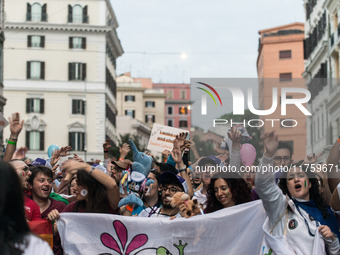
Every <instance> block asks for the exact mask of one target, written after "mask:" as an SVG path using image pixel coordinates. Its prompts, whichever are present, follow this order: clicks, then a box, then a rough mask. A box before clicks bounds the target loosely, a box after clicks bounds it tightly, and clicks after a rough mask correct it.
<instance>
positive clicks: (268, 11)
mask: <svg viewBox="0 0 340 255" xmlns="http://www.w3.org/2000/svg"><path fill="white" fill-rule="evenodd" d="M110 1H111V3H112V7H113V10H114V12H115V14H116V17H117V20H118V23H119V27H118V29H117V33H118V37H119V39H120V41H121V44H122V47H123V49H124V54H123V55H122V56H121V57H119V58H118V60H117V74H118V75H119V74H122V73H125V72H131V75H132V77H147V78H152V81H153V82H155V83H157V82H163V83H190V78H256V77H257V71H256V59H257V54H258V52H257V50H258V40H259V34H258V31H259V30H262V29H267V28H271V27H275V26H281V25H285V24H289V23H293V22H304V19H305V18H304V9H303V1H302V0H242V1H230V0H212V1H203V0H171V1H163V0H110Z"/></svg>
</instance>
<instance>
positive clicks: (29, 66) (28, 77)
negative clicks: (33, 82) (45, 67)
mask: <svg viewBox="0 0 340 255" xmlns="http://www.w3.org/2000/svg"><path fill="white" fill-rule="evenodd" d="M26 77H27V79H30V78H31V62H30V61H27V63H26Z"/></svg>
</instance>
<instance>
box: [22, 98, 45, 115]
mask: <svg viewBox="0 0 340 255" xmlns="http://www.w3.org/2000/svg"><path fill="white" fill-rule="evenodd" d="M31 112H33V113H44V99H41V98H26V113H31Z"/></svg>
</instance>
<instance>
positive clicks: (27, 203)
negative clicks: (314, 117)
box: [0, 113, 340, 255]
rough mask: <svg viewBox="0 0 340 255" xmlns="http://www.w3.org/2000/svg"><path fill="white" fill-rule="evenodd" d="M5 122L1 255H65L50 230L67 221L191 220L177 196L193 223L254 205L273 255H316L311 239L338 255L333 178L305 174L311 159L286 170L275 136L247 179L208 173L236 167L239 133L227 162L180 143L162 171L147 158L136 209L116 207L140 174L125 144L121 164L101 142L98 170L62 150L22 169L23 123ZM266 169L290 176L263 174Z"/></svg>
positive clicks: (288, 159) (333, 159) (266, 138)
mask: <svg viewBox="0 0 340 255" xmlns="http://www.w3.org/2000/svg"><path fill="white" fill-rule="evenodd" d="M9 122H10V133H11V134H10V137H9V138H8V143H7V146H6V152H5V155H4V157H3V161H1V162H0V190H1V192H0V221H1V225H0V254H4V255H7V254H63V248H62V246H61V241H60V237H59V233H58V227H57V224H56V222H57V221H58V220H59V218H60V215H61V214H62V213H64V212H76V213H105V214H116V215H123V216H127V217H128V216H137V217H161V218H168V219H169V220H176V218H184V217H185V218H188V217H189V216H190V217H195V213H191V214H188V211H189V210H190V208H188V206H186V203H184V204H181V205H178V206H174V202H173V199H174V197H175V195H176V194H178V192H181V193H183V194H187V195H188V196H187V197H188V198H189V200H192V201H194V204H197V205H198V207H199V208H200V210H198V211H199V213H197V214H200V215H204V214H208V213H213V212H215V211H217V210H222V209H225V210H228V209H227V208H229V207H233V206H237V205H240V204H244V203H249V202H251V201H254V200H258V199H261V200H262V203H263V206H264V209H265V212H266V214H267V216H268V217H267V220H266V222H265V224H264V227H263V230H264V232H265V236H266V235H267V236H271V237H274V238H271V239H270V238H269V239H268V240H267V241H268V242H269V243H270V245H271V246H272V247H273V250H274V252H275V248H274V247H277V245H279V246H280V247H281V248H282V247H284V248H283V249H286V250H287V254H288V251H289V252H292V253H291V254H313V244H314V241H315V236H317V234H318V235H321V237H322V239H323V240H324V248H323V250H324V253H323V254H340V244H339V222H340V216H338V215H340V213H339V214H338V213H337V210H340V198H339V192H340V190H339V188H340V184H339V183H340V178H339V177H340V176H338V173H337V172H336V171H334V169H333V171H332V169H328V171H312V168H310V167H308V166H309V165H310V164H321V163H319V162H317V156H316V155H314V154H313V155H311V156H308V157H306V159H304V160H301V161H299V162H298V161H295V163H293V159H292V148H291V147H290V145H289V144H287V143H285V142H282V141H278V139H277V136H275V133H274V132H271V133H265V134H264V135H263V137H262V142H263V145H264V154H263V156H262V158H261V160H260V161H259V162H258V163H256V162H253V163H252V165H251V166H249V169H251V170H252V171H248V172H245V173H240V172H238V171H237V172H234V171H226V172H224V171H223V172H214V171H210V170H209V169H215V168H209V167H216V166H217V165H218V166H226V165H230V166H233V167H235V168H236V169H239V168H240V167H241V165H242V162H241V155H240V149H241V146H242V145H241V143H242V142H241V140H242V133H241V131H240V130H238V129H237V128H234V127H233V128H231V130H230V131H229V132H228V137H229V139H230V141H231V146H230V148H226V150H225V152H223V153H221V154H220V155H215V156H208V155H206V156H203V155H201V156H200V155H197V151H196V153H195V154H194V155H195V157H194V158H190V159H189V153H188V152H189V150H190V149H193V150H194V148H193V143H192V142H191V141H190V139H188V138H187V134H186V133H181V134H179V135H177V136H176V138H175V139H174V142H173V149H172V151H171V152H169V151H164V153H163V159H162V162H160V161H157V160H155V159H154V158H153V157H152V155H146V157H150V158H151V159H152V165H151V168H150V169H148V175H147V176H146V177H147V178H146V179H145V182H143V185H142V186H143V189H139V190H138V192H136V193H137V195H138V199H141V200H142V203H141V204H138V203H137V202H136V203H130V204H124V205H123V206H119V203H120V201H121V200H122V199H123V198H125V197H127V196H128V195H129V193H131V186H129V184H128V181H127V179H134V178H137V177H140V176H139V175H137V177H136V175H133V174H131V176H130V172H131V171H132V172H133V171H136V170H138V169H133V167H132V166H136V165H135V164H134V161H135V160H133V161H131V160H129V159H126V157H127V155H128V153H129V152H130V150H131V146H130V145H129V144H126V143H124V144H122V145H121V147H120V153H119V155H110V154H109V148H110V142H109V141H106V142H105V143H104V144H103V153H104V161H103V162H100V161H99V160H98V161H95V162H84V160H83V159H81V158H80V157H79V156H77V155H76V154H74V155H73V157H70V154H71V151H72V148H71V147H69V146H65V147H61V148H60V149H55V150H54V151H53V153H52V156H51V157H50V158H49V159H46V160H45V159H43V158H37V159H33V160H28V159H27V158H26V157H25V151H26V150H25V149H24V148H20V149H17V148H16V142H17V139H18V136H19V135H20V132H21V130H22V128H23V121H20V116H19V114H17V113H16V114H14V115H13V118H12V119H10V120H9ZM339 149H340V139H339V140H338V141H336V142H335V143H334V145H333V148H332V150H331V151H330V154H329V157H328V161H327V162H326V163H325V165H324V166H323V167H326V168H327V166H329V165H332V166H333V165H338V162H339V159H340V151H339ZM263 166H267V167H270V166H272V167H278V168H280V169H288V170H287V171H278V172H276V173H274V172H271V171H261V169H262V167H263ZM135 168H136V167H135ZM197 169H205V171H198V170H197ZM320 169H322V168H320ZM134 187H136V186H134ZM188 215H189V216H188ZM42 219H43V220H49V221H50V222H52V224H53V247H52V249H53V252H52V250H51V248H50V247H49V245H48V244H47V243H46V242H44V241H43V240H42V239H40V238H39V237H37V236H36V235H34V234H33V233H32V232H31V230H30V228H29V223H30V222H33V221H36V220H42ZM317 232H318V233H317ZM236 234H237V233H236ZM282 237H284V238H282ZM272 239H273V240H272ZM273 242H274V243H273Z"/></svg>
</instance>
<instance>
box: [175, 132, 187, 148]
mask: <svg viewBox="0 0 340 255" xmlns="http://www.w3.org/2000/svg"><path fill="white" fill-rule="evenodd" d="M187 135H188V133H187V132H182V133H179V134H178V135H176V139H177V141H178V143H179V147H180V149H181V151H183V150H184V149H185V147H184V145H185V139H186V137H187Z"/></svg>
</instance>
